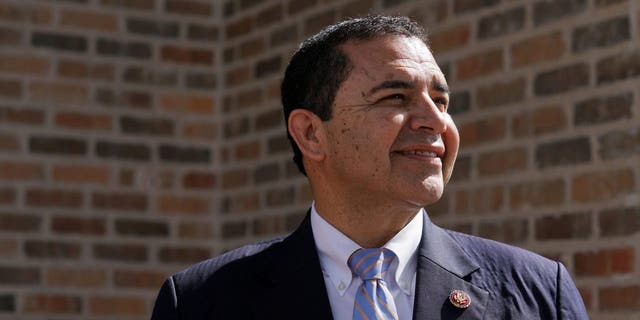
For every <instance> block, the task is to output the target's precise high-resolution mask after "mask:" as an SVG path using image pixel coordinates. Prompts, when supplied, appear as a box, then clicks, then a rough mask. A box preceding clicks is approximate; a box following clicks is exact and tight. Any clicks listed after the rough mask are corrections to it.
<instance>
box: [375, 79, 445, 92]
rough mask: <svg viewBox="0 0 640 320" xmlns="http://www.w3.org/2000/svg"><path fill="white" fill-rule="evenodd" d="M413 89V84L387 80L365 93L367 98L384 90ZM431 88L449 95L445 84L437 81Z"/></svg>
mask: <svg viewBox="0 0 640 320" xmlns="http://www.w3.org/2000/svg"><path fill="white" fill-rule="evenodd" d="M414 87H415V84H414V83H413V82H409V81H404V80H387V81H384V82H382V83H380V84H379V85H377V86H375V87H373V88H371V90H369V92H368V93H367V96H371V95H372V94H374V93H376V92H378V91H380V90H384V89H412V88H414ZM431 88H432V89H433V90H436V91H438V92H441V93H446V94H449V93H450V91H449V87H448V86H447V85H446V84H444V83H441V82H438V81H436V82H434V83H433V85H432V86H431Z"/></svg>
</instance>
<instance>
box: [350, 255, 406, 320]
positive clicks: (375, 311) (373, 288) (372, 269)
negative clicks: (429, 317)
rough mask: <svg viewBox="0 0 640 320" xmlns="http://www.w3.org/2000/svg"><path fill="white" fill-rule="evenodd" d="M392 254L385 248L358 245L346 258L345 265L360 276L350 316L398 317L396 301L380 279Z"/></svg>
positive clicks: (367, 319)
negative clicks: (364, 247)
mask: <svg viewBox="0 0 640 320" xmlns="http://www.w3.org/2000/svg"><path fill="white" fill-rule="evenodd" d="M395 257H396V256H395V254H394V253H393V252H391V250H389V249H385V248H374V249H358V250H356V251H355V252H354V253H353V254H352V255H351V257H350V258H349V268H351V271H353V272H354V273H355V274H356V275H358V277H360V279H362V285H360V287H359V288H358V292H357V293H356V299H355V303H354V305H353V319H354V320H361V319H362V320H372V319H376V320H387V319H394V320H397V319H398V312H397V311H396V304H395V303H394V302H393V296H392V295H391V292H389V289H387V284H386V282H385V281H384V276H385V273H387V270H388V269H389V266H390V265H391V262H393V259H394V258H395Z"/></svg>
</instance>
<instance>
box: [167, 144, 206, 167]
mask: <svg viewBox="0 0 640 320" xmlns="http://www.w3.org/2000/svg"><path fill="white" fill-rule="evenodd" d="M158 156H159V158H160V160H163V161H167V162H181V163H209V162H211V151H210V150H209V149H206V148H197V147H182V146H175V145H161V146H160V147H159V148H158Z"/></svg>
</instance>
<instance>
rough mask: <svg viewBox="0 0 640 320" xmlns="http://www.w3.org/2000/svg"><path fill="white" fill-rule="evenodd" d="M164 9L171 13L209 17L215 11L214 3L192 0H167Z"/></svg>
mask: <svg viewBox="0 0 640 320" xmlns="http://www.w3.org/2000/svg"><path fill="white" fill-rule="evenodd" d="M164 10H165V11H166V12H169V13H176V14H181V15H192V16H202V17H209V16H211V15H212V13H213V8H212V4H211V3H208V2H198V1H191V0H167V1H165V4H164Z"/></svg>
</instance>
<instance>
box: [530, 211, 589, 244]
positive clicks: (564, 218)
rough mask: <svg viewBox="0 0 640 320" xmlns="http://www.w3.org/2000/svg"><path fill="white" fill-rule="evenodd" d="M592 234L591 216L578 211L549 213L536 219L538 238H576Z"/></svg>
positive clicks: (536, 234)
mask: <svg viewBox="0 0 640 320" xmlns="http://www.w3.org/2000/svg"><path fill="white" fill-rule="evenodd" d="M590 235H591V216H590V215H589V213H584V212H578V213H569V214H561V215H548V216H544V217H540V218H538V219H536V221H535V236H536V239H538V240H545V241H546V240H575V239H585V238H588V237H589V236H590Z"/></svg>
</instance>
